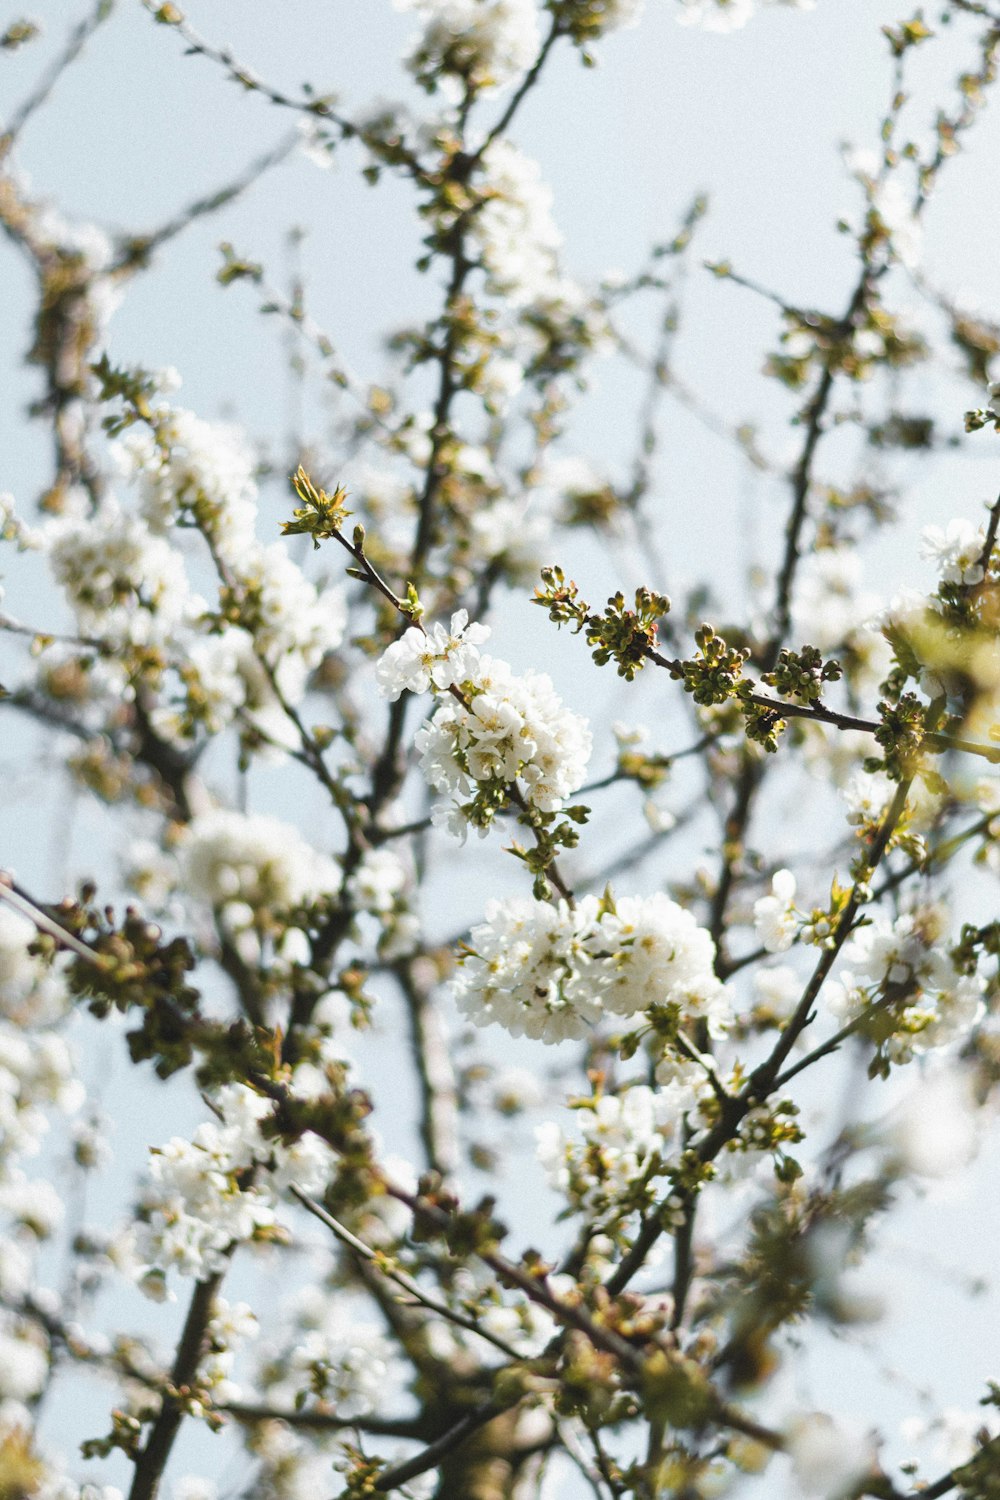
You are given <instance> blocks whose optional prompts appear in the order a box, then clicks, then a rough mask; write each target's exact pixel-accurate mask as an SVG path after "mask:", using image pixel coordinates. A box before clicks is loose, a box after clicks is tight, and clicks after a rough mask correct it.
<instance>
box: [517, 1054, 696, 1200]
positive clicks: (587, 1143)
mask: <svg viewBox="0 0 1000 1500" xmlns="http://www.w3.org/2000/svg"><path fill="white" fill-rule="evenodd" d="M696 1099H697V1088H696V1087H695V1086H693V1085H692V1084H691V1083H683V1082H680V1081H678V1082H675V1083H673V1084H670V1085H668V1086H667V1087H664V1088H657V1089H651V1088H648V1087H647V1086H646V1085H645V1084H634V1085H633V1086H632V1087H630V1088H628V1089H624V1090H623V1091H622V1092H621V1093H620V1094H602V1095H601V1096H600V1097H599V1098H597V1099H596V1100H594V1101H593V1102H588V1103H587V1104H586V1105H582V1106H580V1107H579V1108H577V1109H574V1111H573V1125H574V1129H573V1131H572V1132H571V1133H568V1132H566V1131H564V1130H563V1128H562V1127H561V1126H560V1125H558V1124H557V1123H556V1122H555V1121H551V1120H550V1121H546V1122H545V1123H544V1124H542V1125H539V1126H538V1127H537V1129H536V1131H535V1143H536V1151H537V1155H538V1159H539V1161H540V1162H541V1165H542V1166H543V1168H544V1169H545V1171H546V1173H547V1175H548V1178H549V1181H550V1183H551V1185H552V1186H553V1187H554V1188H555V1189H556V1190H557V1191H558V1192H560V1193H562V1194H563V1195H564V1196H566V1197H568V1198H569V1199H570V1201H571V1202H572V1203H573V1204H574V1205H575V1206H576V1207H577V1208H578V1209H584V1210H586V1211H588V1212H590V1213H596V1214H601V1215H607V1214H608V1213H609V1212H611V1213H612V1214H613V1211H614V1210H615V1209H616V1208H617V1207H618V1206H619V1205H620V1204H621V1203H622V1201H623V1200H628V1199H629V1197H630V1196H634V1194H635V1191H636V1187H637V1185H639V1184H643V1185H645V1184H647V1183H648V1182H649V1181H650V1180H651V1179H652V1178H653V1177H656V1176H662V1174H663V1172H664V1171H665V1170H666V1169H667V1168H668V1167H669V1166H670V1165H671V1164H672V1162H673V1160H674V1156H675V1153H676V1151H677V1149H678V1148H679V1146H680V1141H681V1126H682V1122H683V1119H684V1116H685V1114H686V1113H687V1112H688V1110H690V1109H691V1108H692V1107H693V1106H694V1104H695V1102H696ZM679 1203H680V1200H678V1206H679Z"/></svg>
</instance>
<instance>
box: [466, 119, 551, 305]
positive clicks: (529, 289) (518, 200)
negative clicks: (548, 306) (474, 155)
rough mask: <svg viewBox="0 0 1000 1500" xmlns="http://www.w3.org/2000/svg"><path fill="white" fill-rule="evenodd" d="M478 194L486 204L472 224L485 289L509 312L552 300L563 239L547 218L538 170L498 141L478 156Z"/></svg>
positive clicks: (547, 201)
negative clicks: (503, 301)
mask: <svg viewBox="0 0 1000 1500" xmlns="http://www.w3.org/2000/svg"><path fill="white" fill-rule="evenodd" d="M482 167H483V173H484V177H483V180H482V182H481V183H480V184H479V191H480V193H482V194H483V196H484V198H485V202H484V205H483V207H482V208H481V209H480V210H479V212H478V213H477V214H476V215H475V217H474V218H473V219H472V222H471V224H470V234H471V237H472V239H473V240H474V241H475V243H476V244H477V245H478V246H479V254H480V257H481V259H482V263H483V266H484V268H485V270H486V274H487V286H488V288H489V290H490V291H491V292H492V293H493V294H494V296H497V297H503V298H505V299H508V300H509V301H511V302H512V303H513V304H514V306H526V305H527V304H528V303H530V302H532V301H534V299H535V298H537V297H544V296H548V295H551V293H552V292H553V290H554V289H556V288H558V285H559V266H558V253H559V248H560V246H561V245H562V235H561V234H560V233H559V230H558V229H557V228H556V225H555V222H554V220H553V218H552V190H551V189H550V187H549V186H548V184H547V183H546V182H545V180H544V179H543V177H542V171H541V167H540V166H539V165H538V163H537V162H536V161H534V160H533V159H532V158H531V157H530V156H526V155H525V154H524V152H523V151H521V150H519V149H518V147H517V146H515V145H513V144H512V143H511V142H510V141H508V140H504V139H503V138H502V137H500V138H498V139H497V140H495V141H493V142H492V143H491V144H490V146H489V148H488V150H487V151H486V152H485V153H484V154H483V160H482Z"/></svg>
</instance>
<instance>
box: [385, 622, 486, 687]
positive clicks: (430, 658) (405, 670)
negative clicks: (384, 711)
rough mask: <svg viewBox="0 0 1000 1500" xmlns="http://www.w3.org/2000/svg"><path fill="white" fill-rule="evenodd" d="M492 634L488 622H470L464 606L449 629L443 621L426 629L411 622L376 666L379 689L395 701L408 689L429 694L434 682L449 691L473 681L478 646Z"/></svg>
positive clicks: (434, 684) (477, 659) (478, 658)
mask: <svg viewBox="0 0 1000 1500" xmlns="http://www.w3.org/2000/svg"><path fill="white" fill-rule="evenodd" d="M489 633H490V629H489V626H488V625H475V624H472V625H470V624H469V616H468V612H467V611H466V610H464V609H460V610H458V611H456V613H455V614H453V615H452V617H451V628H450V629H449V630H445V628H444V626H443V625H442V624H440V622H435V623H434V624H433V625H429V626H427V627H426V628H424V629H421V628H420V627H419V626H417V625H411V626H410V628H409V630H407V631H406V632H405V634H404V635H403V636H401V637H400V639H399V640H398V641H393V643H392V645H391V646H389V647H387V649H386V650H385V651H384V652H383V654H382V658H381V660H380V661H379V663H378V666H377V667H376V668H375V681H376V683H377V684H378V690H379V692H380V693H381V694H382V697H383V698H388V700H389V702H390V703H395V701H396V699H397V698H398V697H399V696H400V694H401V693H404V692H406V693H426V692H428V691H429V689H430V688H431V686H432V685H433V686H434V687H436V688H438V689H440V690H441V691H446V690H447V689H448V688H450V687H455V686H457V685H458V684H459V683H461V682H466V681H469V680H470V679H472V678H473V677H474V676H475V674H476V671H477V669H478V666H479V661H480V656H479V652H478V651H477V650H476V647H477V646H478V645H479V644H480V642H481V641H485V640H486V639H487V638H488V636H489Z"/></svg>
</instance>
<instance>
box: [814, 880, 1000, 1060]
mask: <svg viewBox="0 0 1000 1500" xmlns="http://www.w3.org/2000/svg"><path fill="white" fill-rule="evenodd" d="M945 922H946V918H945V913H944V912H943V910H942V909H941V908H940V907H933V906H927V907H922V908H920V909H918V910H917V911H915V912H908V913H905V914H904V915H903V916H901V917H897V918H896V919H895V921H889V920H888V919H887V918H886V917H883V916H881V915H878V916H876V917H874V918H873V920H872V922H871V923H870V924H869V925H868V926H865V927H861V928H860V929H858V931H857V932H855V934H854V936H853V937H852V938H851V940H850V942H848V943H847V944H846V946H845V948H844V963H845V965H846V967H845V968H844V969H843V970H842V971H841V972H840V974H839V976H838V980H837V981H836V982H835V983H834V984H832V985H831V986H830V990H829V995H828V1003H829V1006H830V1009H831V1011H832V1013H833V1014H834V1016H836V1017H837V1018H838V1020H840V1021H841V1022H850V1021H857V1020H862V1026H861V1032H862V1035H865V1036H868V1037H869V1038H870V1039H871V1040H872V1041H874V1042H875V1044H876V1046H877V1047H879V1049H880V1050H881V1051H883V1052H884V1055H885V1056H886V1057H887V1059H888V1060H889V1061H890V1062H893V1063H906V1062H909V1061H910V1060H911V1059H912V1058H914V1057H918V1056H920V1055H922V1054H923V1053H926V1052H930V1051H932V1050H933V1049H935V1048H939V1047H946V1046H948V1045H949V1043H951V1042H954V1041H955V1040H957V1039H958V1038H959V1037H963V1036H967V1035H968V1034H969V1031H970V1029H971V1028H972V1027H973V1026H974V1025H975V1023H976V1022H977V1021H978V1020H979V1019H980V1018H981V1016H982V1014H983V995H984V990H985V984H984V981H983V978H982V977H981V975H979V974H978V973H975V972H973V973H971V974H970V973H964V972H960V971H959V970H957V969H956V967H955V965H954V963H953V962H952V959H951V956H950V954H949V950H948V944H947V935H946V926H945Z"/></svg>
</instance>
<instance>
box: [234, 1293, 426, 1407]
mask: <svg viewBox="0 0 1000 1500" xmlns="http://www.w3.org/2000/svg"><path fill="white" fill-rule="evenodd" d="M287 1321H288V1331H287V1334H286V1336H285V1338H284V1339H283V1340H282V1342H281V1344H274V1343H272V1344H270V1345H269V1346H268V1347H267V1348H266V1349H264V1350H263V1351H262V1353H263V1361H262V1368H261V1371H260V1374H259V1379H260V1380H261V1384H262V1385H263V1388H264V1390H265V1392H266V1394H267V1396H268V1399H269V1402H271V1403H273V1404H274V1405H276V1406H277V1407H279V1408H282V1407H287V1409H288V1410H289V1411H293V1410H296V1409H298V1408H299V1407H300V1405H301V1399H302V1397H303V1396H306V1395H308V1394H309V1393H310V1392H316V1393H317V1394H321V1398H322V1400H323V1401H324V1402H328V1403H330V1405H331V1406H332V1407H333V1409H334V1411H335V1412H336V1415H337V1416H338V1417H341V1418H343V1419H344V1420H350V1419H351V1418H353V1417H362V1416H366V1415H367V1414H369V1413H371V1412H373V1411H380V1410H382V1409H383V1407H384V1402H385V1398H386V1390H387V1386H388V1385H389V1383H390V1382H392V1383H395V1382H397V1381H398V1379H399V1370H398V1364H399V1361H398V1358H397V1356H396V1353H395V1350H394V1347H393V1344H392V1341H391V1340H390V1339H389V1338H388V1337H387V1336H386V1334H385V1333H384V1332H383V1331H382V1329H380V1328H377V1327H375V1325H374V1324H370V1323H366V1322H364V1321H363V1320H360V1319H358V1318H357V1317H354V1316H351V1314H350V1313H349V1312H348V1311H347V1309H346V1308H344V1307H343V1306H342V1304H341V1302H340V1300H338V1299H335V1298H330V1297H329V1296H327V1295H325V1294H324V1293H323V1292H321V1291H320V1289H319V1288H317V1287H308V1288H305V1289H303V1290H302V1291H301V1292H300V1293H298V1294H297V1295H296V1297H295V1298H294V1299H293V1300H292V1303H291V1307H290V1309H289V1314H288V1315H287Z"/></svg>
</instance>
